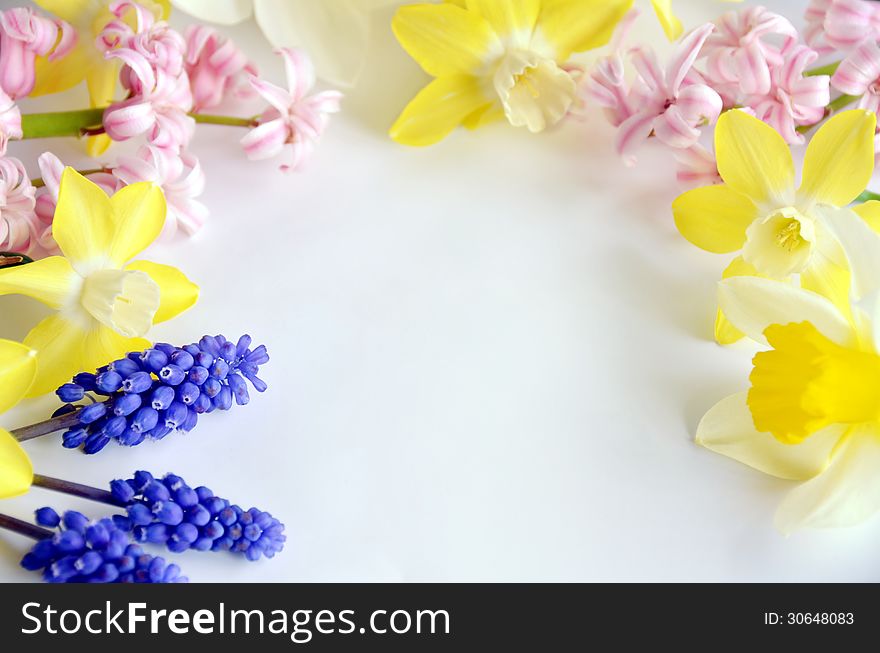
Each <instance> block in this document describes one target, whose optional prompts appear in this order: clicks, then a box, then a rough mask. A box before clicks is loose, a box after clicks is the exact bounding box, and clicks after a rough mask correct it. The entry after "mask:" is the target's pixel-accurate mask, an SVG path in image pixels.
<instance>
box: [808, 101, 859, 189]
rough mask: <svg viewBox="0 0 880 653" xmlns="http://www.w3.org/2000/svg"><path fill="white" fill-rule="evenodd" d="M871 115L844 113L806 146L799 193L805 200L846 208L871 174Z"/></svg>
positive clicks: (825, 126) (856, 112)
mask: <svg viewBox="0 0 880 653" xmlns="http://www.w3.org/2000/svg"><path fill="white" fill-rule="evenodd" d="M876 126H877V117H876V116H875V115H874V113H873V112H870V111H862V110H858V109H856V110H853V111H844V112H843V113H839V114H837V115H836V116H834V117H832V118H831V119H830V120H828V122H826V123H825V124H824V125H822V127H820V128H819V131H817V132H816V135H815V136H813V138H812V140H810V144H809V145H808V146H807V153H806V155H805V156H804V180H803V183H802V184H801V189H800V191H799V194H800V195H801V196H802V197H804V198H805V199H807V200H808V201H813V202H821V203H824V204H831V205H833V206H846V205H847V204H849V203H850V202H852V201H853V200H854V199H855V198H856V197H858V196H859V194H861V192H862V191H864V190H865V187H866V186H867V185H868V182H869V181H871V176H872V175H873V174H874V132H875V129H876Z"/></svg>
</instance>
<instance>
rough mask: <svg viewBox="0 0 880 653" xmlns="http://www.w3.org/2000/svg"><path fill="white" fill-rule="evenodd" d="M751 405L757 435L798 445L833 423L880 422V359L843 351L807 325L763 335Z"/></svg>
mask: <svg viewBox="0 0 880 653" xmlns="http://www.w3.org/2000/svg"><path fill="white" fill-rule="evenodd" d="M764 335H765V336H766V337H767V340H768V342H769V343H770V345H771V346H772V347H773V350H772V351H767V352H761V353H759V354H758V355H756V356H755V359H754V369H753V371H752V374H751V377H750V380H751V382H752V387H751V389H750V390H749V395H748V405H749V409H750V410H751V413H752V418H753V419H754V421H755V428H756V429H757V430H758V431H761V432H765V433H772V434H773V436H774V437H776V438H777V439H778V440H780V441H782V442H786V443H789V444H796V443H798V442H802V441H803V440H804V439H805V438H807V437H808V436H810V435H812V434H813V433H815V432H816V431H818V430H820V429H822V428H824V427H826V426H829V425H831V424H863V423H865V422H874V421H880V356H878V355H877V354H875V353H873V352H867V351H859V350H856V349H849V348H847V347H842V346H840V345H838V344H836V343H834V342H832V341H831V340H829V339H828V338H826V337H825V336H824V335H822V334H821V333H820V332H819V331H818V330H817V329H816V327H814V326H813V325H812V324H810V323H809V322H801V323H798V324H787V325H778V324H775V325H773V326H770V327H768V328H767V330H766V331H765V332H764Z"/></svg>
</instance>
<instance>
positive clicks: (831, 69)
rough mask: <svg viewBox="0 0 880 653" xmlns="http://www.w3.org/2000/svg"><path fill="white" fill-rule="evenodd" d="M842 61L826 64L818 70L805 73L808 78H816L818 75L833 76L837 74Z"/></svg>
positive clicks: (814, 69)
mask: <svg viewBox="0 0 880 653" xmlns="http://www.w3.org/2000/svg"><path fill="white" fill-rule="evenodd" d="M841 63H843V62H842V61H835V62H833V63H829V64H826V65H824V66H819V67H818V68H813V69H812V70H808V71H807V72H805V73H804V75H805V76H807V77H816V76H817V75H833V74H834V73H836V72H837V68H838V67H839V66H840V64H841Z"/></svg>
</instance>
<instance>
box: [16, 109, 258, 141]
mask: <svg viewBox="0 0 880 653" xmlns="http://www.w3.org/2000/svg"><path fill="white" fill-rule="evenodd" d="M189 115H190V116H192V118H193V119H194V120H195V121H196V122H199V123H202V124H206V125H225V126H227V127H247V128H250V127H256V126H257V125H258V124H259V122H258V121H257V119H256V118H239V117H237V116H215V115H210V114H203V113H191V114H189ZM103 116H104V109H102V108H97V109H80V110H76V111H55V112H50V113H26V114H23V115H22V117H21V131H22V138H52V137H57V136H74V137H77V138H79V137H82V136H94V135H97V134H101V133H103V132H104V128H103V126H102V124H101V123H102V119H103Z"/></svg>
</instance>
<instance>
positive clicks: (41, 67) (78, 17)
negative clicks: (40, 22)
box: [32, 0, 171, 156]
mask: <svg viewBox="0 0 880 653" xmlns="http://www.w3.org/2000/svg"><path fill="white" fill-rule="evenodd" d="M34 1H35V2H36V4H37V5H39V6H40V7H42V8H43V9H45V10H46V11H48V12H50V13H52V14H54V15H56V16H57V17H58V18H61V19H62V20H66V21H67V22H68V23H70V24H71V25H73V26H74V28H76V32H77V36H78V40H77V43H76V46H75V47H74V49H73V50H72V51H71V52H70V53H69V54H68V55H67V56H65V57H62V58H61V59H57V60H55V61H49V60H48V59H47V58H46V57H39V58H38V59H37V68H36V78H37V83H36V86H35V87H34V90H33V93H32V95H44V94H47V93H58V92H60V91H65V90H67V89H69V88H71V87H73V86H76V85H77V84H79V83H80V82H82V81H83V80H85V82H86V85H87V86H88V89H89V99H90V101H91V105H92V106H93V107H105V106H107V105H108V104H110V103H111V102H113V100H114V99H116V98H115V97H114V96H115V93H116V80H117V79H118V78H119V67H120V63H119V60H118V59H106V58H104V53H103V52H101V51H100V50H99V49H98V48H97V47H96V46H95V39H96V38H97V37H98V34H99V33H100V32H101V30H103V29H104V27H105V26H106V25H107V23H109V22H110V21H111V20H114V18H115V17H114V16H113V14H111V13H110V9H109V6H110V3H111V0H34ZM138 1H139V3H140V4H141V5H143V6H145V7H147V8H148V9H151V10H152V11H153V13H154V14H156V15H157V16H160V15H161V16H162V17H163V18H168V14H169V13H170V11H171V5H170V2H169V0H138ZM130 14H131V12H129V16H128V17H127V20H132V21H133V20H134V17H133V16H131V15H130ZM109 145H110V139H109V138H108V137H106V136H98V137H93V138H90V139H89V143H88V148H89V154H90V155H92V156H97V155H99V154H101V153H102V152H103V151H104V150H106V149H107V147H108V146H109Z"/></svg>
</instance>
